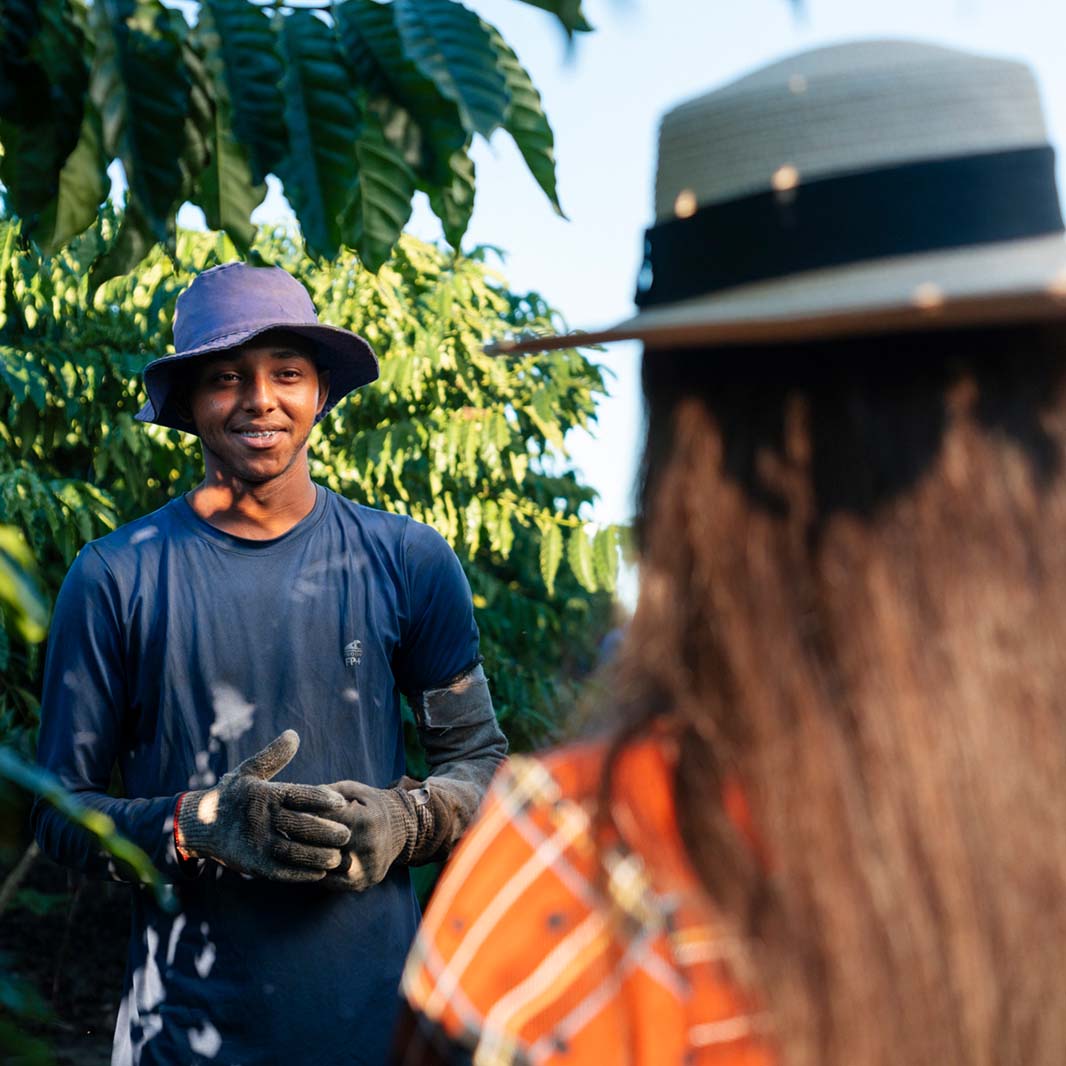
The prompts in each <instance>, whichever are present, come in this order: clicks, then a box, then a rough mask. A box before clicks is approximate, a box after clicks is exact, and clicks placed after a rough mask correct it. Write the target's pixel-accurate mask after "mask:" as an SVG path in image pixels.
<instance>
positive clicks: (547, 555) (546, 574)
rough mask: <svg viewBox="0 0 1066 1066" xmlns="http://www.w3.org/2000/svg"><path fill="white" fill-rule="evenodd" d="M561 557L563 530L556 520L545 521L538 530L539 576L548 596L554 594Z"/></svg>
mask: <svg viewBox="0 0 1066 1066" xmlns="http://www.w3.org/2000/svg"><path fill="white" fill-rule="evenodd" d="M562 559H563V531H562V529H560V528H559V523H558V522H553V521H551V520H548V521H546V522H545V523H544V524H543V525H542V526H541V532H540V576H541V580H542V581H543V582H544V587H545V588H546V589H547V590H548V596H549V598H551V597H554V596H555V575H556V574H557V573H558V572H559V564H560V563H561V562H562Z"/></svg>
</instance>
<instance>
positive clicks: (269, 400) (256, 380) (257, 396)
mask: <svg viewBox="0 0 1066 1066" xmlns="http://www.w3.org/2000/svg"><path fill="white" fill-rule="evenodd" d="M242 399H243V400H244V407H245V408H246V409H247V410H249V411H271V410H273V409H274V407H275V406H276V397H275V393H274V383H273V381H272V380H271V378H270V375H269V374H266V373H263V374H253V375H251V376H250V377H249V378H247V379H246V381H245V386H244V396H243V397H242Z"/></svg>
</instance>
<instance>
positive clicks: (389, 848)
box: [323, 781, 424, 892]
mask: <svg viewBox="0 0 1066 1066" xmlns="http://www.w3.org/2000/svg"><path fill="white" fill-rule="evenodd" d="M329 788H330V789H331V790H332V791H334V792H339V793H340V794H341V795H342V796H343V797H344V798H345V799H346V800H347V801H348V806H347V807H345V808H344V809H343V810H341V811H338V812H336V813H335V814H332V815H331V817H332V818H335V819H337V821H339V822H343V823H344V825H345V826H347V827H348V829H349V830H350V831H351V839H350V840H349V842H348V847H347V848H346V849H345V850H344V853H343V856H342V858H341V862H340V865H339V866H338V867H337V868H336V869H335V870H333V871H331V872H330V874H329V876H328V877H326V879H325V881H324V882H323V884H326V885H328V886H330V887H331V888H344V889H354V890H355V891H356V892H362V891H363V890H364V889H367V888H369V887H370V886H371V885H376V884H377V883H378V882H379V881H380V880H382V878H384V876H385V875H386V874H387V873H388V872H389V867H390V866H392V864H393V863H394V862H396V861H397V860H398V859H399V860H401V861H403V862H408V861H410V858H411V852H412V850H413V848H414V846H415V843H416V841H417V840H418V836H419V832H418V827H419V821H418V807H419V804H418V802H417V800H418V798H419V797H417V796H414V795H412V794H410V793H408V792H407V791H406V790H405V789H403V788H374V787H373V786H372V785H365V784H363V782H362V781H337V782H336V783H334V784H332V785H330V786H329ZM422 806H424V801H423V803H422Z"/></svg>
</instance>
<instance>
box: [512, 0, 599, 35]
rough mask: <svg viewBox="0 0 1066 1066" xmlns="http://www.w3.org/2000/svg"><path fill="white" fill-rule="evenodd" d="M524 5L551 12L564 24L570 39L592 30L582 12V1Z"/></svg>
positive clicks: (531, 0)
mask: <svg viewBox="0 0 1066 1066" xmlns="http://www.w3.org/2000/svg"><path fill="white" fill-rule="evenodd" d="M522 3H524V4H531V5H532V6H533V7H539V8H540V9H541V10H542V11H550V12H551V13H552V14H553V15H554V16H555V17H556V18H557V19H558V20H559V21H560V22H561V23H562V25H563V29H564V30H566V35H567V36H568V37H571V36H573V35H574V34H575V33H589V32H591V30H592V27H591V26H590V25H589V24H588V22H587V21H586V19H585V16H584V14H583V13H582V11H581V0H522Z"/></svg>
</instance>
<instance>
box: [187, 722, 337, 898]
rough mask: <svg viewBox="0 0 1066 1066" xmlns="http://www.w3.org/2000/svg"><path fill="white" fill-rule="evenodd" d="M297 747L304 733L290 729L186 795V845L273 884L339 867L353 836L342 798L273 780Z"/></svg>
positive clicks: (311, 877)
mask: <svg viewBox="0 0 1066 1066" xmlns="http://www.w3.org/2000/svg"><path fill="white" fill-rule="evenodd" d="M299 746H300V738H299V736H298V735H297V734H296V732H295V731H294V730H292V729H287V730H286V731H285V732H284V733H282V734H281V736H279V737H278V738H277V739H276V740H274V741H272V742H271V743H270V744H268V745H267V746H266V747H265V748H264V749H263V750H262V751H261V752H259V753H258V754H257V755H253V756H252V757H251V758H249V759H245V760H244V762H242V763H241V764H240V766H238V767H237V768H236V769H235V770H231V771H230V772H229V773H228V774H225V775H224V776H223V777H222V780H221V781H219V783H218V784H217V785H216V786H215V787H214V788H210V789H207V790H205V791H202V792H186V793H185V794H184V796H183V797H182V799H181V806H180V809H179V813H178V824H177V838H178V842H179V843H180V845H181V850H182V851H184V852H186V853H188V854H189V855H195V856H199V857H202V858H211V859H215V860H216V861H218V862H220V863H222V864H223V865H224V866H228V867H229V868H230V869H233V870H236V871H237V872H239V873H246V874H254V875H256V876H258V877H266V878H269V879H270V880H272V881H320V880H321V879H322V878H323V877H325V876H326V871H327V870H332V869H334V868H335V867H337V866H338V865H339V864H340V862H341V852H340V850H339V849H340V848H343V847H344V846H345V845H346V844H347V843H348V838H349V832H348V829H347V827H346V826H345V825H342V824H341V823H340V819H339V818H338V814H340V813H342V812H344V810H345V800H344V797H342V796H340V795H338V794H337V793H336V792H334V791H331V790H330V789H328V788H324V787H321V786H313V785H290V784H282V783H280V782H276V781H271V780H270V779H271V778H272V777H274V775H275V774H277V773H279V772H280V771H281V770H283V769H284V768H285V767H286V766H287V765H288V764H289V763H290V762H291V761H292V757H293V756H294V755H295V754H296V751H297V749H298V748H299ZM322 814H324V815H327V816H328V817H325V818H323V817H319V815H322Z"/></svg>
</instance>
